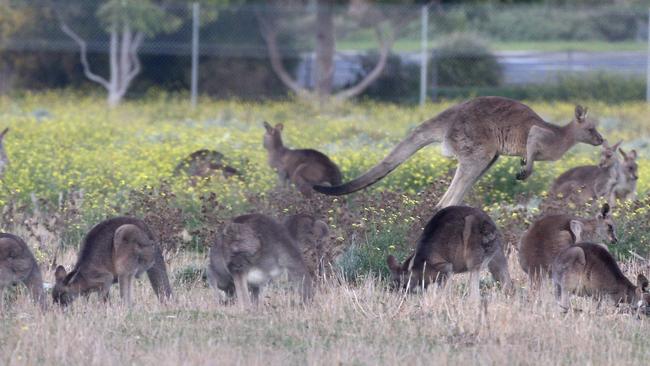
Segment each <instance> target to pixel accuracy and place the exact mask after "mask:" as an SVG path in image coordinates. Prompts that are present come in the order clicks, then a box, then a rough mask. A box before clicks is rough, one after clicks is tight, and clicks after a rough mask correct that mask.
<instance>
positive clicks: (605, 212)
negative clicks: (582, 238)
mask: <svg viewBox="0 0 650 366" xmlns="http://www.w3.org/2000/svg"><path fill="white" fill-rule="evenodd" d="M609 214H610V208H609V203H603V208H602V209H601V210H600V216H601V217H602V218H603V219H604V218H606V217H608V216H609Z"/></svg>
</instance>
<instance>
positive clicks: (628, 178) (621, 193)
mask: <svg viewBox="0 0 650 366" xmlns="http://www.w3.org/2000/svg"><path fill="white" fill-rule="evenodd" d="M618 151H619V152H620V153H621V155H622V156H623V161H622V162H621V163H620V164H619V168H620V180H619V181H618V182H617V183H616V186H615V187H614V196H615V197H616V198H617V199H621V200H633V199H636V182H637V181H638V180H639V173H638V170H639V167H638V165H637V163H636V159H637V153H636V150H632V151H630V154H629V155H628V154H626V153H625V151H623V149H620V148H619V149H618Z"/></svg>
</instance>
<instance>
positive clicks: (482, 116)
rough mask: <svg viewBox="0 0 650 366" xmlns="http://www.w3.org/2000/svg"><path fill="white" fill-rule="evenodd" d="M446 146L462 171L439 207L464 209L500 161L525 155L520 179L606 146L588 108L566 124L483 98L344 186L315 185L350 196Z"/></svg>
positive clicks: (425, 126) (437, 121) (422, 129)
mask: <svg viewBox="0 0 650 366" xmlns="http://www.w3.org/2000/svg"><path fill="white" fill-rule="evenodd" d="M433 142H442V152H443V155H445V156H455V157H456V158H457V159H458V168H457V169H456V174H455V175H454V178H453V180H452V181H451V185H450V186H449V188H448V189H447V192H445V194H444V195H443V196H442V198H441V199H440V202H438V205H437V206H436V209H441V208H444V207H447V206H452V205H458V204H459V203H460V202H461V201H462V200H463V197H464V196H465V194H466V193H467V191H468V190H469V188H470V187H471V186H472V185H473V184H474V183H475V182H476V181H477V180H478V179H479V178H480V177H481V175H483V174H484V173H485V172H486V171H487V170H488V169H489V168H490V167H491V166H492V165H493V164H494V162H495V161H496V160H497V159H498V158H499V155H506V156H521V158H522V169H521V171H520V172H519V174H517V179H519V180H524V179H526V178H528V177H529V176H530V174H531V173H532V171H533V162H534V161H544V160H546V161H554V160H558V159H560V158H561V157H562V155H564V153H565V152H567V151H568V150H569V149H570V148H571V147H573V145H575V144H577V143H578V142H584V143H587V144H591V145H594V146H598V145H600V144H602V143H603V137H602V136H601V135H600V133H598V131H596V125H595V123H594V122H593V121H591V120H588V119H587V108H583V107H581V106H579V105H578V106H576V109H575V117H574V118H573V120H572V121H571V122H570V123H569V124H567V125H565V126H557V125H554V124H551V123H548V122H546V121H544V120H543V119H542V118H541V117H540V116H538V115H537V114H536V113H535V112H533V110H532V109H530V108H529V107H528V106H526V105H524V104H523V103H520V102H518V101H515V100H512V99H507V98H502V97H479V98H474V99H472V100H469V101H466V102H463V103H460V104H457V105H455V106H453V107H450V108H448V109H446V110H445V111H443V112H442V113H440V114H439V115H437V116H436V117H434V118H432V119H430V120H428V121H425V122H424V123H422V124H421V125H420V126H418V127H416V128H415V130H413V132H411V133H410V135H408V136H407V137H406V138H405V139H404V140H402V142H400V143H399V144H398V145H397V146H396V147H395V148H394V149H393V151H391V152H390V154H388V156H387V157H386V158H385V159H384V160H383V161H382V162H381V163H379V164H377V165H376V166H375V167H373V168H372V169H370V170H369V171H368V172H366V173H365V174H363V175H362V176H360V177H358V178H357V179H354V180H352V181H350V182H348V183H345V184H343V185H340V186H333V187H329V186H318V185H317V186H314V189H315V190H316V191H318V192H321V193H324V194H328V195H344V194H348V193H352V192H355V191H358V190H360V189H363V188H365V187H368V186H370V185H372V184H374V183H375V182H377V181H378V180H380V179H381V178H383V177H384V176H386V175H387V174H388V173H390V172H391V171H393V170H394V169H395V168H397V167H398V166H399V165H400V164H401V163H402V162H404V161H405V160H406V159H408V158H409V157H410V156H411V155H413V154H415V153H416V152H417V151H418V150H420V149H421V148H423V147H425V146H427V145H429V144H431V143H433Z"/></svg>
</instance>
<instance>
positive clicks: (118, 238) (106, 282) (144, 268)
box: [52, 217, 172, 306]
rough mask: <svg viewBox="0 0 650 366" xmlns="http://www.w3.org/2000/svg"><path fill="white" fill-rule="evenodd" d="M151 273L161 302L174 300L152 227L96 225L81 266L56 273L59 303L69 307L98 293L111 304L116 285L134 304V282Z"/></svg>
mask: <svg viewBox="0 0 650 366" xmlns="http://www.w3.org/2000/svg"><path fill="white" fill-rule="evenodd" d="M143 272H147V276H148V277H149V282H151V287H153V290H154V292H155V293H156V295H158V297H159V298H160V300H161V301H163V300H164V299H166V298H167V297H169V296H171V293H172V290H171V286H170V285H169V279H168V277H167V267H166V265H165V261H164V258H163V255H162V251H161V249H160V247H159V246H158V245H157V244H156V243H155V242H154V235H153V234H152V233H151V231H150V229H149V227H147V225H146V224H145V223H144V222H143V221H142V220H139V219H135V218H131V217H115V218H111V219H108V220H105V221H102V222H101V223H99V224H97V225H95V227H93V228H92V229H91V230H90V231H89V232H88V234H86V236H85V237H84V239H83V242H82V244H81V250H80V251H79V257H78V259H77V264H76V265H75V266H74V269H72V271H70V273H66V270H65V268H63V266H58V267H57V268H56V272H55V278H56V283H55V285H54V289H53V291H52V297H53V299H54V302H55V303H58V304H60V305H62V306H66V305H69V304H70V303H72V301H73V300H74V299H75V298H76V297H77V296H79V295H80V294H81V295H88V294H90V293H92V292H98V293H99V295H100V296H101V297H102V298H103V299H104V300H105V301H107V300H108V298H109V290H110V288H111V286H112V285H113V284H114V283H119V285H120V295H121V297H122V299H123V300H124V301H125V302H126V304H128V305H130V304H131V301H132V295H131V291H132V281H133V278H134V277H136V278H139V277H140V275H141V274H142V273H143Z"/></svg>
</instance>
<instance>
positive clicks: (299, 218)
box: [283, 214, 329, 277]
mask: <svg viewBox="0 0 650 366" xmlns="http://www.w3.org/2000/svg"><path fill="white" fill-rule="evenodd" d="M283 224H284V227H286V228H287V230H288V231H289V235H291V238H292V239H293V240H294V242H295V243H296V244H297V245H298V248H299V249H300V250H301V252H302V258H303V259H304V261H305V265H306V266H307V269H308V270H309V273H310V274H311V276H312V277H316V276H318V275H321V274H322V273H323V270H324V268H323V267H324V264H325V263H323V260H324V256H325V250H326V248H324V245H326V243H325V240H326V239H327V237H328V235H329V227H328V226H327V224H326V223H325V222H324V221H321V220H317V219H316V218H314V217H313V216H311V215H307V214H296V215H291V216H289V217H287V218H285V219H284V222H283Z"/></svg>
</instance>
